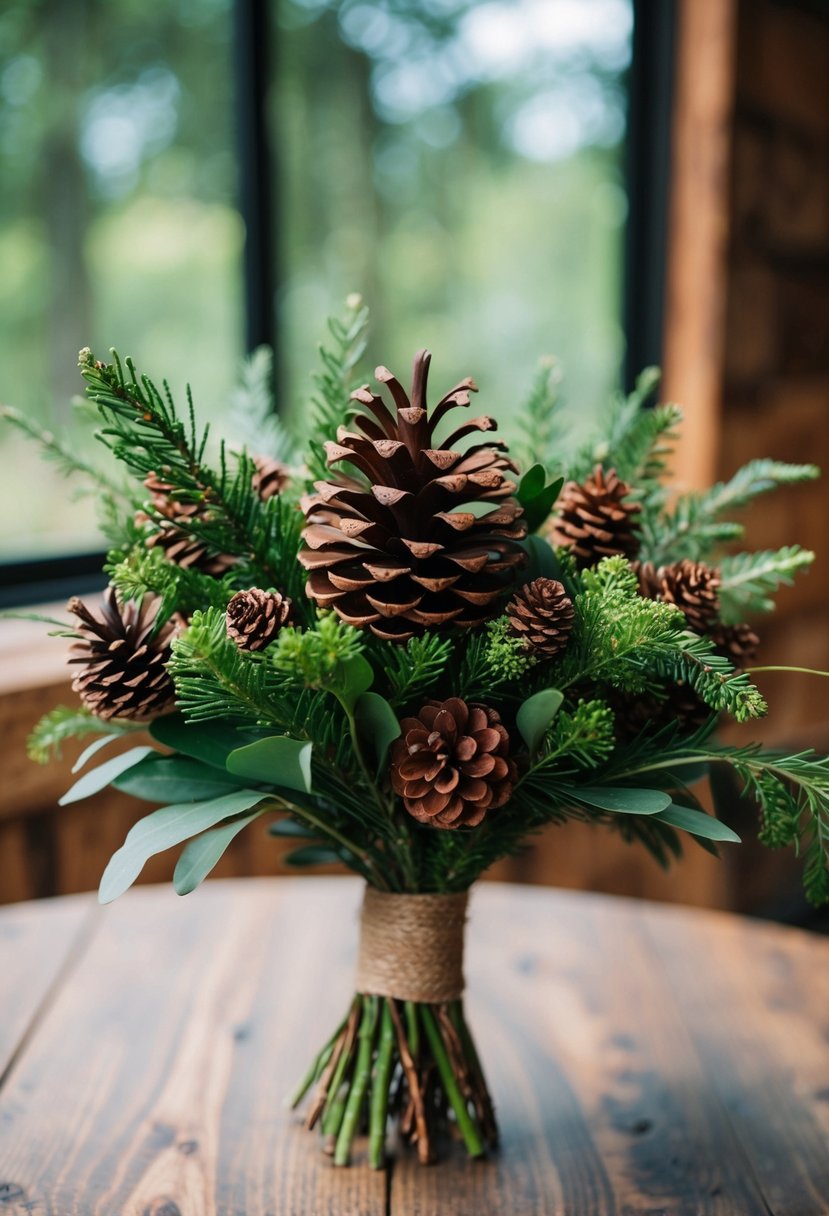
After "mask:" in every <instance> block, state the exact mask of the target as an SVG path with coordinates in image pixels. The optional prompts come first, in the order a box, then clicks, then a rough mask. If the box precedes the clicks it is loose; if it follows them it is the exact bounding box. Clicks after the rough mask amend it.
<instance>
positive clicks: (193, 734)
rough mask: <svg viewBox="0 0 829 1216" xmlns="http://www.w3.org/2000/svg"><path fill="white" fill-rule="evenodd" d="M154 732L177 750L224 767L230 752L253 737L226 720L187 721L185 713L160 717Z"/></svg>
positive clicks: (213, 765)
mask: <svg viewBox="0 0 829 1216" xmlns="http://www.w3.org/2000/svg"><path fill="white" fill-rule="evenodd" d="M150 734H151V735H152V737H153V739H155V740H156V741H157V742H158V743H163V744H164V746H165V747H169V748H172V750H173V751H174V752H181V753H182V755H184V756H191V757H192V758H193V759H194V760H201V761H202V763H203V764H210V765H212V767H213V768H218V769H222V770H224V768H225V761H226V760H227V757H228V756H229V755H230V753H231V752H232V751H235V750H236V749H237V748H238V747H239V746H240V745H241V744H242V743H244V742H246V741H247V740H248V739H250V737H251V736H250V735H247V736H246V735H245V734H244V733H243V732H240V731H238V730H237V729H236V728H235V727H232V726H227V725H226V724H225V723H224V722H219V721H214V722H187V720H186V719H185V718H183V717H182V715H181V714H167V715H166V716H165V717H163V718H156V720H155V721H154V722H153V723H152V724H151V726H150Z"/></svg>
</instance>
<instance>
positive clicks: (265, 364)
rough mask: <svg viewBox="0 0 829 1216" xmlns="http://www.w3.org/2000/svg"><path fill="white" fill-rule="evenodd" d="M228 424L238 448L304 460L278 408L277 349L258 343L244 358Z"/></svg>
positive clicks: (285, 460)
mask: <svg viewBox="0 0 829 1216" xmlns="http://www.w3.org/2000/svg"><path fill="white" fill-rule="evenodd" d="M225 425H226V431H227V434H228V435H232V436H233V441H234V445H235V446H236V447H244V448H246V449H247V451H248V452H251V453H255V454H257V455H261V456H270V457H273V458H274V459H275V460H280V461H282V463H283V464H285V465H292V464H299V463H300V461H301V459H302V454H301V451H300V445H299V442H298V440H297V437H296V436H295V435H294V434H293V433H292V432H291V431H290V430H289V429H288V427H287V426H286V425H285V422H284V421H283V419H282V418H281V417H280V415H279V414H278V413H277V412H276V409H275V408H274V400H273V351H272V350H271V348H270V347H269V346H258V347H257V348H256V350H254V351H252V352H251V354H250V355H248V356H247V358H246V359H244V360H243V361H242V365H241V368H240V371H239V380H238V383H237V385H236V387H235V388H234V389H233V392H232V393H231V395H230V401H229V403H228V410H227V418H226V423H225Z"/></svg>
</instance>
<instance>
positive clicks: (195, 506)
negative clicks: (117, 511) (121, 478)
mask: <svg viewBox="0 0 829 1216" xmlns="http://www.w3.org/2000/svg"><path fill="white" fill-rule="evenodd" d="M144 485H145V486H146V488H147V489H148V490H149V491H150V500H151V502H152V504H153V506H154V507H155V509H156V511H158V513H159V514H160V515H162V516H164V520H163V522H162V523H158V522H157V521H155V520H153V521H149V517H148V516H147V515H145V514H144V513H143V512H139V513H138V515H137V516H136V522H137V523H147V522H152V523H153V524H154V526H155V527H156V528H157V531H155V532H153V533H152V535H151V536H149V537H148V538H147V540H146V542H145V543H146V546H147V548H148V549H155V548H158V549H161V550H162V551H163V553H164V556H165V557H166V558H167V560H168V561H169V562H173V564H174V565H176V566H180V567H181V568H182V569H183V570H199V571H200V572H201V573H202V574H210V575H212V576H213V577H214V578H221V577H222V575H223V574H226V573H227V572H228V570H230V569H231V568H232V567H233V566H235V565H236V559H235V558H234V557H229V556H228V555H227V554H225V553H214V552H212V551H211V550H210V549H208V547H207V546H206V545H204V544H203V543H202V542H201V541H200V540H198V539H197V538H196V537H195V536H191V535H190V534H189V533H188V532H186V531H185V530H184V529H183V528H180V527H179V526H178V525H179V523H180V522H187V521H191V520H197V519H198V518H199V517H200V516H204V514H205V510H206V508H205V505H204V503H200V502H181V501H179V500H178V499H177V498H175V497H172V496H171V491H173V490H174V486H173V485H172V483H171V482H169V481H165V480H164V478H163V477H159V476H158V474H157V473H150V474H149V476H148V477H146V478H145V479H144Z"/></svg>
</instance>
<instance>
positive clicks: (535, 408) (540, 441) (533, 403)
mask: <svg viewBox="0 0 829 1216" xmlns="http://www.w3.org/2000/svg"><path fill="white" fill-rule="evenodd" d="M561 380H562V375H561V364H560V363H559V362H558V360H557V359H555V358H553V357H551V356H548V357H547V358H544V359H541V360H540V361H539V364H538V367H537V369H536V373H535V377H534V379H533V383H532V385H531V387H530V391H529V393H528V394H527V397H526V399H525V400H524V402H523V403H522V405H521V406H520V408H519V409H518V411H517V416H516V418H515V424H514V425H515V431H516V437H515V439H514V440H513V441H512V443H511V444H510V451H511V452H512V455H513V457H514V459H515V460H517V461H518V464H519V465H520V466H521V467H523V468H525V469H529V468H532V466H533V465H534V464H536V463H540V464H542V465H543V466H544V468H545V469H546V470H547V472H548V474H550V475H555V474H559V473H562V474H563V473H564V472H565V470H564V468H563V466H562V458H563V455H564V449H565V444H566V436H567V430H566V426H565V424H564V423H563V420H562V411H561V408H560V407H561Z"/></svg>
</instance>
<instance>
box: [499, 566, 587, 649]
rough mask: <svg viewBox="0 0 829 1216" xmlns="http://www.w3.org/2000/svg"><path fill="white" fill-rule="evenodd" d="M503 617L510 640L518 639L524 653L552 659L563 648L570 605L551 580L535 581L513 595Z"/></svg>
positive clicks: (570, 617)
mask: <svg viewBox="0 0 829 1216" xmlns="http://www.w3.org/2000/svg"><path fill="white" fill-rule="evenodd" d="M506 613H507V616H508V617H509V621H510V630H511V632H512V635H513V637H517V638H520V639H521V640H522V641H523V643H524V647H525V649H526V650H529V651H531V652H532V653H534V654H537V655H538V656H540V657H544V658H548V659H550V658H552V657H553V655H556V654H558V653H559V652H560V651H562V650H563V649H564V647H565V646H566V645H567V641H568V639H569V637H570V631H571V629H572V628H573V616H574V609H573V601H572V600H571V599H570V597H569V596H568V595H567V592H566V591H565V590H564V587H563V586H562V584H561V583H559V582H557V581H556V580H555V579H552V578H535V579H533V581H532V582H531V583H526V584H525V585H524V586H523V587H521V588H520V590H519V591H516V593H515V595H514V596H513V597H512V599H511V600H510V602H509V603H508V604H507V607H506Z"/></svg>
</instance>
